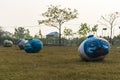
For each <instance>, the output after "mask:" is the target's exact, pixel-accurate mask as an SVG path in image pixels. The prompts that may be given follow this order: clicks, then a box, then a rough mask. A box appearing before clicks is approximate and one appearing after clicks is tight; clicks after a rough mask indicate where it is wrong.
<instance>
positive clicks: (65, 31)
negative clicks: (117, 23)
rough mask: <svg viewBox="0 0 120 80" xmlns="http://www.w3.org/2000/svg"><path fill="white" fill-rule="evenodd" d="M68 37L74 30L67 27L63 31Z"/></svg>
mask: <svg viewBox="0 0 120 80" xmlns="http://www.w3.org/2000/svg"><path fill="white" fill-rule="evenodd" d="M63 34H64V35H65V36H66V37H67V36H72V35H73V32H72V29H69V28H68V29H67V28H65V29H64V33H63Z"/></svg>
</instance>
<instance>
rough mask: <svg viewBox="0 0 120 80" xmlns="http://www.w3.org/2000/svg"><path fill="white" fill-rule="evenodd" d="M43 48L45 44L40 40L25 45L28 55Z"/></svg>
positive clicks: (32, 40)
mask: <svg viewBox="0 0 120 80" xmlns="http://www.w3.org/2000/svg"><path fill="white" fill-rule="evenodd" d="M42 48H43V43H42V41H40V40H39V39H30V40H28V42H27V43H25V45H24V50H25V51H26V52H27V53H37V52H39V51H40V50H41V49H42Z"/></svg>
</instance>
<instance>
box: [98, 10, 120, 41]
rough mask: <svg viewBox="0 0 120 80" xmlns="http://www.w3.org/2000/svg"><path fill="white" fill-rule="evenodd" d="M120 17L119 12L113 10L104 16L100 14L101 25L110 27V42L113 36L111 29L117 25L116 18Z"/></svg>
mask: <svg viewBox="0 0 120 80" xmlns="http://www.w3.org/2000/svg"><path fill="white" fill-rule="evenodd" d="M119 18H120V13H119V12H114V13H111V14H108V15H105V16H101V20H100V21H99V23H100V24H101V25H104V26H106V27H107V28H109V29H110V36H109V37H110V43H112V38H113V29H114V28H115V27H118V25H119V23H118V20H119Z"/></svg>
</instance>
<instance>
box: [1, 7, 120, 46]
mask: <svg viewBox="0 0 120 80" xmlns="http://www.w3.org/2000/svg"><path fill="white" fill-rule="evenodd" d="M42 16H43V17H44V18H45V19H44V20H43V19H42V20H38V24H39V25H41V24H45V25H47V26H51V27H55V28H57V29H58V31H59V38H58V40H59V45H61V39H62V33H61V26H62V25H63V24H64V23H65V22H68V21H70V20H73V19H75V18H78V11H77V10H76V9H73V10H72V9H70V8H60V6H53V5H50V6H49V7H48V10H47V11H46V12H44V13H42ZM119 19H120V14H119V12H114V13H111V14H109V15H104V16H101V20H100V21H99V23H100V24H99V25H104V26H105V28H108V29H109V30H110V36H109V41H110V42H112V38H113V29H114V28H116V27H119ZM99 25H98V24H96V25H94V26H93V27H90V25H88V24H87V23H81V25H80V28H79V30H78V32H76V33H73V32H72V30H71V29H70V28H65V29H64V36H65V37H66V36H67V37H69V36H72V35H74V34H77V33H78V35H79V37H80V38H81V37H86V36H87V35H89V34H90V33H92V34H96V32H97V30H98V28H99ZM0 30H1V31H0V37H1V36H3V34H4V35H6V33H7V34H8V32H4V31H2V29H0ZM9 35H10V36H12V38H15V39H20V38H26V39H29V38H32V36H31V35H30V31H29V30H28V29H25V28H24V27H18V28H15V33H14V34H10V33H9ZM34 37H35V38H39V37H40V38H42V34H41V30H40V31H39V35H35V36H34Z"/></svg>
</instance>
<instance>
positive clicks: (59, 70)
mask: <svg viewBox="0 0 120 80" xmlns="http://www.w3.org/2000/svg"><path fill="white" fill-rule="evenodd" d="M0 80H120V49H119V48H116V47H112V48H111V50H110V54H108V55H107V57H106V58H105V59H104V60H103V61H98V62H85V61H82V60H81V59H80V57H79V56H78V47H43V49H42V50H41V51H40V52H39V53H36V54H27V53H26V52H25V51H23V50H20V49H19V48H18V47H9V48H7V47H0Z"/></svg>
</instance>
